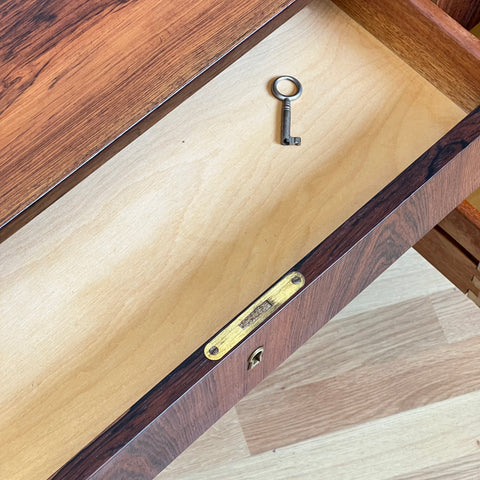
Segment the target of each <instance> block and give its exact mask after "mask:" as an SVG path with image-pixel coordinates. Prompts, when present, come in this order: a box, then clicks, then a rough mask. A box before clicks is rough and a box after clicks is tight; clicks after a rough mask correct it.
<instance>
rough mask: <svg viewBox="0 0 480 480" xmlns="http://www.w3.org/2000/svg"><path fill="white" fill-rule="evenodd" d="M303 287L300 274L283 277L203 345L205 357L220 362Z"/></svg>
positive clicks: (295, 273) (303, 281)
mask: <svg viewBox="0 0 480 480" xmlns="http://www.w3.org/2000/svg"><path fill="white" fill-rule="evenodd" d="M304 285H305V277H304V276H303V275H302V274H301V273H299V272H291V273H289V274H287V275H285V276H284V277H283V278H282V279H280V280H279V281H278V282H277V283H276V284H275V285H274V286H273V287H272V288H270V290H267V291H266V292H265V293H264V294H263V295H262V296H261V297H259V298H258V299H257V300H256V301H255V302H253V303H252V305H250V306H249V307H247V308H246V309H245V310H244V311H243V312H242V313H241V314H240V315H238V316H237V317H236V318H235V320H233V321H232V322H230V323H229V324H228V325H227V326H226V327H225V328H224V329H223V330H222V331H221V332H220V333H219V334H218V335H217V336H216V337H215V338H213V339H212V340H211V341H210V342H208V343H207V344H206V345H205V349H204V353H205V356H206V357H207V358H209V359H210V360H220V359H221V358H222V357H224V356H225V355H226V354H227V353H228V352H229V351H230V350H231V349H232V348H233V347H235V345H237V344H238V343H239V342H240V341H241V340H243V339H244V338H245V337H246V336H247V335H248V334H249V333H250V332H251V331H252V330H254V329H255V328H256V327H258V326H259V325H260V324H261V323H262V322H263V321H264V320H265V319H266V318H267V317H269V316H270V315H272V313H274V312H276V311H277V310H278V309H279V308H280V307H281V306H282V305H283V304H284V303H285V302H286V301H287V300H289V299H290V298H291V297H292V296H293V295H294V294H295V293H297V292H298V291H299V290H300V289H301V288H302V287H303V286H304Z"/></svg>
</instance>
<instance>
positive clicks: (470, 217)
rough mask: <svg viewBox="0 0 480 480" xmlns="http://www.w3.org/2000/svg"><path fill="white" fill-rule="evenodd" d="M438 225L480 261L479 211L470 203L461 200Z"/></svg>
mask: <svg viewBox="0 0 480 480" xmlns="http://www.w3.org/2000/svg"><path fill="white" fill-rule="evenodd" d="M439 227H440V228H441V229H442V230H444V231H445V232H446V233H448V235H450V236H451V237H452V238H453V239H454V240H455V241H456V242H458V243H459V244H460V245H461V246H462V247H463V248H464V249H465V250H466V251H467V252H468V253H469V254H470V255H472V256H473V257H474V258H475V260H477V262H480V211H479V210H477V209H476V208H475V207H474V206H473V205H472V204H470V203H469V202H468V201H464V202H462V203H461V204H460V205H459V206H458V207H457V208H456V209H455V210H453V212H452V213H450V214H449V215H448V216H446V217H445V218H444V219H443V220H442V221H441V222H440V223H439Z"/></svg>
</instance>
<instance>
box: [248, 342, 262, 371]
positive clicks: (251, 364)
mask: <svg viewBox="0 0 480 480" xmlns="http://www.w3.org/2000/svg"><path fill="white" fill-rule="evenodd" d="M263 350H264V349H263V347H258V348H257V349H256V350H255V351H254V352H253V353H252V354H251V355H250V357H249V358H248V369H249V370H251V369H252V368H255V367H256V366H257V365H258V364H259V363H260V362H261V361H262V358H263Z"/></svg>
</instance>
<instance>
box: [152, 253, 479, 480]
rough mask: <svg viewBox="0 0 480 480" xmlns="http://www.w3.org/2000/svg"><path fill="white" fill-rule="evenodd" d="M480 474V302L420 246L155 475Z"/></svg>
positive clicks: (454, 478)
mask: <svg viewBox="0 0 480 480" xmlns="http://www.w3.org/2000/svg"><path fill="white" fill-rule="evenodd" d="M304 478H307V479H309V480H312V479H325V480H327V479H328V480H337V479H348V480H350V479H365V480H377V479H395V480H399V479H448V480H466V479H480V309H479V308H478V307H476V306H475V305H474V304H473V303H472V302H470V301H469V300H467V299H466V298H465V297H464V296H463V295H462V294H461V293H460V292H458V291H457V290H456V289H455V288H453V287H452V285H451V284H450V283H449V282H448V281H447V280H446V279H445V278H444V277H442V276H441V275H440V274H439V273H438V272H437V271H436V270H434V269H433V267H431V266H430V265H429V264H428V263H427V262H426V261H425V260H423V258H422V257H420V256H419V255H418V254H417V253H416V252H414V251H413V250H410V251H408V252H407V253H406V254H405V255H404V256H403V257H402V258H401V259H400V260H399V261H398V262H397V263H396V264H394V265H393V266H392V267H391V268H390V269H389V270H387V271H386V272H385V273H384V274H383V275H382V276H381V277H379V278H378V279H377V280H376V282H374V283H373V284H372V285H371V286H370V287H369V288H368V289H367V290H365V291H364V292H363V293H362V294H361V295H360V296H359V297H357V299H356V300H355V301H353V302H352V303H351V304H350V305H349V306H348V307H347V308H345V309H344V310H343V311H342V312H341V313H340V314H339V315H337V317H336V318H335V319H334V320H332V321H331V322H330V323H329V324H328V325H327V326H326V327H325V328H323V329H322V330H321V331H320V332H319V333H317V335H315V336H314V337H313V338H312V339H311V340H310V341H309V342H308V343H307V344H306V345H304V346H303V347H302V348H301V349H300V350H298V351H297V353H296V354H294V355H293V356H292V357H290V359H289V360H288V361H287V362H285V363H284V364H283V365H282V366H281V367H280V368H279V369H278V370H277V371H276V372H275V373H273V374H272V375H271V376H270V377H268V378H267V379H266V380H265V381H264V382H263V383H262V384H260V385H259V386H258V387H257V388H256V389H255V390H254V391H253V392H251V393H250V394H249V395H248V396H247V397H246V398H245V399H244V400H242V401H241V402H240V403H239V404H238V405H237V406H236V407H235V408H234V409H232V410H231V411H230V412H229V413H228V414H227V415H225V416H224V417H223V418H222V419H221V420H220V421H219V422H217V424H216V425H214V426H213V427H212V428H211V429H210V430H209V431H207V432H206V433H205V434H204V435H203V436H202V437H201V438H200V439H199V440H197V441H196V442H195V443H194V444H193V445H192V446H191V447H190V448H189V449H188V450H187V451H185V452H184V453H183V454H182V455H181V456H180V457H178V458H177V459H176V460H175V462H174V463H172V464H171V465H170V466H169V467H168V468H167V469H166V470H165V471H164V472H162V473H161V474H160V475H159V476H158V477H157V480H167V479H176V480H184V479H188V480H197V479H198V480H200V479H201V480H205V479H208V480H216V479H222V480H225V479H228V480H236V479H238V480H240V479H268V480H270V479H289V480H290V479H304Z"/></svg>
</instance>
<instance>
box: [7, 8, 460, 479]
mask: <svg viewBox="0 0 480 480" xmlns="http://www.w3.org/2000/svg"><path fill="white" fill-rule="evenodd" d="M281 74H290V75H293V76H295V77H297V78H298V79H299V80H300V81H301V82H302V84H303V87H304V92H303V95H302V96H301V98H300V99H299V100H297V101H295V102H293V103H292V134H293V135H297V136H301V137H302V145H301V146H300V147H294V146H291V147H285V146H281V145H280V144H279V123H280V102H279V101H278V100H276V99H275V98H274V97H273V96H272V95H271V93H270V84H271V81H272V79H273V78H274V77H275V76H278V75H281ZM463 116H464V111H463V110H461V109H460V108H459V107H458V106H457V105H455V104H454V103H453V102H452V101H451V100H449V99H448V98H447V97H445V96H444V95H443V94H442V93H440V92H439V91H438V90H437V89H436V88H434V87H433V86H432V85H431V84H430V83H429V82H428V81H427V80H425V79H424V78H422V77H421V76H420V75H419V74H417V73H416V72H415V71H414V70H412V69H411V68H410V67H408V66H407V65H406V64H405V63H403V62H402V61H401V60H400V59H399V58H398V57H397V56H396V55H395V54H393V53H392V52H391V51H390V50H389V49H388V48H386V47H385V46H383V45H382V44H381V43H380V42H379V41H378V40H376V39H375V38H374V37H373V36H371V35H370V34H369V33H367V32H366V31H365V30H363V29H362V28H361V27H360V26H359V25H358V24H356V23H355V22H354V21H353V20H352V19H351V18H350V17H348V16H347V15H346V14H345V13H343V12H342V11H341V10H339V9H338V8H337V7H336V6H334V5H333V4H332V3H330V2H328V1H316V2H312V4H311V5H310V6H308V7H306V8H305V9H304V10H302V11H301V12H300V13H299V14H297V15H296V16H295V17H293V18H292V19H291V20H290V21H288V22H287V23H286V24H285V25H283V26H282V27H280V28H279V29H278V30H276V31H275V32H274V33H273V34H271V35H270V36H269V37H267V39H265V40H264V41H263V42H261V43H260V44H259V45H257V46H256V47H255V48H254V49H252V50H251V51H250V52H249V53H247V54H246V55H245V56H244V57H242V58H241V59H240V60H239V61H237V62H236V63H235V64H233V65H232V66H231V67H229V68H228V69H227V70H225V71H224V72H223V73H221V74H220V75H219V76H218V77H216V78H215V79H214V80H212V81H211V82H210V83H209V84H207V85H206V86H205V87H204V88H202V89H201V90H200V91H198V92H197V93H196V94H194V95H193V96H192V97H191V98H189V99H188V100H187V101H185V102H184V103H183V104H182V105H180V106H179V107H178V108H177V109H175V110H174V111H172V112H171V113H169V114H168V115H167V116H166V117H165V118H164V119H162V120H161V121H160V122H158V123H157V124H156V125H155V126H153V127H152V128H151V129H150V130H148V131H147V132H146V133H144V134H143V135H142V136H141V137H139V138H138V139H137V140H136V141H134V142H133V143H132V144H130V145H129V146H128V147H126V148H125V149H124V150H122V151H121V152H120V153H119V154H117V155H116V156H115V157H114V158H112V160H110V161H109V162H108V163H107V164H105V165H104V166H102V167H101V168H100V169H99V170H97V171H96V172H94V173H93V174H92V175H91V176H90V177H88V178H87V179H86V180H85V181H83V182H82V183H81V184H79V185H78V186H77V187H75V188H74V189H73V190H71V191H70V192H68V193H67V194H66V195H65V196H64V197H62V198H61V199H60V200H59V201H57V202H56V203H55V204H54V205H53V206H51V207H50V208H48V209H47V210H46V211H44V212H43V213H42V214H40V215H39V216H38V217H36V218H35V219H34V220H33V221H31V222H30V223H29V224H28V225H26V226H25V227H24V228H22V229H21V230H19V231H18V232H16V233H15V234H14V235H13V236H12V237H10V238H8V239H7V240H6V241H5V242H3V243H2V244H1V245H0V264H1V265H2V269H1V274H0V275H1V276H0V292H1V293H0V305H1V312H2V315H1V323H0V330H1V339H2V340H1V343H0V344H1V350H0V351H1V368H2V378H3V385H2V390H1V392H0V395H1V397H0V402H1V404H2V407H3V408H2V410H1V413H0V435H1V438H2V449H1V450H0V466H1V467H0V468H1V469H2V470H0V473H1V476H2V478H9V479H27V478H29V479H31V478H45V477H48V475H50V474H52V473H53V472H54V471H55V470H56V469H57V468H59V467H60V466H61V465H62V464H63V463H65V462H66V461H68V460H69V459H70V458H71V457H72V456H73V455H74V454H75V453H76V452H78V451H79V450H80V449H81V448H82V447H83V446H84V445H85V444H86V443H88V442H89V441H90V440H91V439H92V438H93V437H95V436H96V435H97V434H98V433H100V432H101V431H102V430H103V429H105V428H106V427H107V426H108V425H109V424H111V423H112V422H113V421H114V420H115V419H116V418H117V417H118V416H119V415H121V414H122V413H123V412H124V411H125V410H126V409H127V408H128V407H129V406H130V405H131V404H132V403H134V402H135V401H136V400H137V399H138V398H139V397H140V396H141V395H143V394H144V393H145V392H147V391H148V390H149V389H150V388H151V387H152V386H153V385H155V384H156V383H157V382H158V381H159V380H161V379H162V378H163V377H165V376H166V375H167V374H168V373H169V372H170V371H172V370H173V369H174V368H175V367H176V366H177V365H178V364H179V363H181V362H182V361H183V360H184V359H185V358H186V357H187V356H188V355H189V354H191V353H192V352H193V351H194V350H195V349H196V348H198V347H199V346H200V345H201V344H202V343H204V342H205V341H206V340H208V338H209V337H211V336H212V335H213V334H214V333H215V332H216V331H217V330H218V329H220V328H221V327H223V326H224V325H225V324H226V323H227V322H228V321H229V320H230V319H231V318H232V317H233V316H235V315H236V314H237V313H238V312H239V311H241V310H242V309H243V308H244V307H245V306H246V305H248V304H249V303H250V302H251V301H252V300H253V299H254V298H256V297H257V296H258V295H259V293H261V292H262V291H263V290H265V289H266V288H267V287H268V286H269V285H271V284H272V283H273V282H274V281H275V280H276V279H278V278H279V277H280V276H281V275H282V274H283V273H284V272H285V271H287V270H288V269H289V268H290V267H291V266H292V265H293V264H295V263H296V262H297V261H299V260H300V259H301V258H302V257H303V256H304V255H306V254H307V253H308V252H309V251H310V250H311V249H312V248H313V247H315V246H316V245H317V244H318V243H319V242H321V241H322V240H323V239H324V238H326V237H327V236H328V235H329V234H330V233H331V232H332V231H333V230H334V229H335V228H337V227H338V226H339V225H340V224H342V223H343V222H344V221H345V220H346V219H347V218H349V217H350V216H351V215H352V214H353V213H354V212H355V211H356V210H358V209H359V207H361V206H362V205H363V204H365V203H366V202H367V201H368V200H369V199H370V198H371V197H372V196H374V195H375V194H376V193H377V192H378V191H379V190H381V189H382V188H383V187H384V186H385V185H386V184H388V183H389V182H390V181H391V180H392V179H393V178H395V177H396V176H397V175H398V174H399V173H400V172H401V171H403V170H404V169H405V168H406V167H407V166H408V165H409V164H411V163H412V162H413V161H414V160H415V159H416V158H417V157H418V156H419V155H420V154H421V153H422V152H423V151H424V150H425V149H426V148H427V147H429V146H430V145H431V144H432V143H434V142H435V141H436V140H437V139H438V138H439V137H441V136H442V135H443V134H444V133H445V132H446V131H448V130H449V129H450V128H451V127H453V126H454V125H455V124H456V123H458V121H459V120H460V119H461V118H463Z"/></svg>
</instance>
